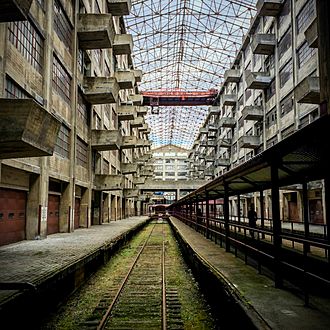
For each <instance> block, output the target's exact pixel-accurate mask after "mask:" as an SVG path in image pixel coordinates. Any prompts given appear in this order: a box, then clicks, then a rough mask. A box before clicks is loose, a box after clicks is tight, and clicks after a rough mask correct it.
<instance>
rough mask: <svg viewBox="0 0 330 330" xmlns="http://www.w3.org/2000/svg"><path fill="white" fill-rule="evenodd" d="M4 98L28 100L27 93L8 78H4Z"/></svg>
mask: <svg viewBox="0 0 330 330" xmlns="http://www.w3.org/2000/svg"><path fill="white" fill-rule="evenodd" d="M5 97H6V98H10V99H26V98H29V95H28V93H27V92H26V91H25V90H24V89H23V88H21V87H20V86H18V85H17V84H16V83H15V82H14V81H13V80H11V79H10V78H9V77H6V87H5Z"/></svg>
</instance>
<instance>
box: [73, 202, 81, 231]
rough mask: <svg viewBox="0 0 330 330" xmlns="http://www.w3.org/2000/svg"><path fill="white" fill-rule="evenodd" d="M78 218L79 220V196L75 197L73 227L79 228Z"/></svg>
mask: <svg viewBox="0 0 330 330" xmlns="http://www.w3.org/2000/svg"><path fill="white" fill-rule="evenodd" d="M79 220H80V198H76V199H75V204H74V229H77V228H79Z"/></svg>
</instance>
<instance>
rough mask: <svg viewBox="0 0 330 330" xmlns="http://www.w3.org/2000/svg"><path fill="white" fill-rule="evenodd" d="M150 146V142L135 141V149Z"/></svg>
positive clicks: (143, 140)
mask: <svg viewBox="0 0 330 330" xmlns="http://www.w3.org/2000/svg"><path fill="white" fill-rule="evenodd" d="M150 146H151V142H150V141H149V140H145V139H137V141H136V147H137V148H145V147H150Z"/></svg>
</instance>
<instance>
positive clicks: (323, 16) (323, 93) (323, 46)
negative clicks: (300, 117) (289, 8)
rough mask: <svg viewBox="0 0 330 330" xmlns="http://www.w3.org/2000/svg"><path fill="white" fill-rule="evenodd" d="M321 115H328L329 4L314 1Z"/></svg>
mask: <svg viewBox="0 0 330 330" xmlns="http://www.w3.org/2000/svg"><path fill="white" fill-rule="evenodd" d="M316 11H317V21H318V22H317V24H318V26H317V29H318V56H319V76H320V99H321V114H326V113H328V114H330V102H329V101H330V62H329V54H330V33H329V31H330V20H329V17H330V2H329V0H316Z"/></svg>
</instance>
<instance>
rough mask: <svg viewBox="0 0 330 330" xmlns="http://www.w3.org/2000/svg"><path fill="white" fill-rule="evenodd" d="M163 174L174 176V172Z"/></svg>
mask: <svg viewBox="0 0 330 330" xmlns="http://www.w3.org/2000/svg"><path fill="white" fill-rule="evenodd" d="M165 176H175V173H174V172H165Z"/></svg>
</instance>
